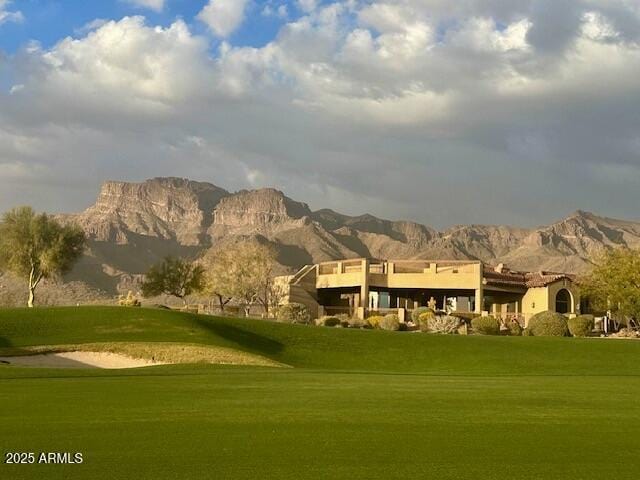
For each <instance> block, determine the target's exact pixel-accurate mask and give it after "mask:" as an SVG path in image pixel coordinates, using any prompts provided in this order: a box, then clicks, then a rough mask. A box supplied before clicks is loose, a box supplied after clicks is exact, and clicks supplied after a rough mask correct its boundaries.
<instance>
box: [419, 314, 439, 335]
mask: <svg viewBox="0 0 640 480" xmlns="http://www.w3.org/2000/svg"><path fill="white" fill-rule="evenodd" d="M435 317H436V314H435V313H433V310H427V311H426V312H422V313H421V314H420V316H419V317H418V322H417V323H416V322H414V323H416V325H418V327H420V330H421V331H423V332H428V331H429V321H430V320H431V319H433V318H435Z"/></svg>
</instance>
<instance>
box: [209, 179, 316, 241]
mask: <svg viewBox="0 0 640 480" xmlns="http://www.w3.org/2000/svg"><path fill="white" fill-rule="evenodd" d="M310 216H311V210H310V209H309V206H308V205H307V204H306V203H301V202H296V201H294V200H291V199H290V198H289V197H287V196H286V195H285V194H284V193H282V192H281V191H279V190H276V189H274V188H262V189H259V190H241V191H239V192H237V193H235V194H233V195H229V196H227V197H225V198H224V199H222V200H221V201H220V203H219V204H218V205H217V206H216V208H215V210H214V212H213V218H214V220H213V234H214V236H219V235H221V234H223V233H225V234H226V233H229V231H230V230H236V231H237V230H241V231H247V230H251V229H258V231H260V232H261V233H263V231H264V230H273V229H274V228H285V227H287V226H288V227H294V226H300V225H302V224H304V223H305V222H309V217H310Z"/></svg>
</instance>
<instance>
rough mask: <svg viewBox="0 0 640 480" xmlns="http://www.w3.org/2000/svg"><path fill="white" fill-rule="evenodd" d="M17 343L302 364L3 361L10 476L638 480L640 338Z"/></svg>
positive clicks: (125, 312)
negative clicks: (18, 455)
mask: <svg viewBox="0 0 640 480" xmlns="http://www.w3.org/2000/svg"><path fill="white" fill-rule="evenodd" d="M0 338H2V340H0V342H2V345H4V346H5V347H13V348H16V347H20V346H26V345H41V344H63V343H82V342H113V341H171V342H188V343H204V344H212V345H220V346H225V347H232V348H239V349H242V350H244V351H249V352H253V353H259V354H261V355H264V356H267V357H269V358H272V359H274V360H277V361H280V362H284V363H287V364H290V365H293V366H294V367H296V368H293V369H277V368H265V367H216V366H201V365H176V366H162V367H152V368H146V369H136V370H122V371H105V370H80V371H78V370H74V371H70V370H43V369H27V368H16V367H6V366H5V367H0V406H1V407H2V408H0V431H1V432H2V434H1V435H0V447H1V448H0V450H2V452H5V451H35V452H39V451H71V452H75V451H81V452H83V453H84V458H85V461H84V463H83V464H82V465H69V466H61V465H22V466H20V465H18V466H9V465H1V466H0V478H9V479H13V478H16V479H20V478H46V479H58V478H59V479H62V478H95V479H113V478H141V479H147V478H148V479H165V478H167V479H179V478H185V479H186V478H225V479H226V478H231V479H235V478H239V479H245V478H246V479H256V478H260V479H263V478H278V479H301V478H302V479H305V478H309V479H316V478H327V479H336V478H354V479H355V478H358V479H359V478H366V479H377V478H380V479H389V478H398V479H408V478H420V479H422V478H434V479H435V478H437V479H485V478H486V479H539V478H545V479H547V478H558V479H602V478H617V479H622V478H637V474H638V471H640V458H638V456H637V454H636V450H637V448H636V446H637V444H638V442H639V441H640V403H639V402H638V401H637V399H638V398H640V376H639V375H638V373H637V367H636V365H637V362H638V359H639V358H640V342H633V341H602V340H597V339H587V340H579V339H540V338H489V337H469V338H464V337H432V336H428V335H422V334H412V333H389V332H372V331H350V330H340V329H335V330H334V329H327V328H314V327H301V326H288V325H277V324H271V323H268V322H259V321H243V320H232V319H213V318H207V317H198V316H192V315H183V314H176V313H172V312H165V311H160V310H136V309H131V310H129V309H119V308H118V309H102V308H80V309H75V308H74V309H47V310H36V311H31V312H30V311H26V310H13V311H9V310H7V311H0Z"/></svg>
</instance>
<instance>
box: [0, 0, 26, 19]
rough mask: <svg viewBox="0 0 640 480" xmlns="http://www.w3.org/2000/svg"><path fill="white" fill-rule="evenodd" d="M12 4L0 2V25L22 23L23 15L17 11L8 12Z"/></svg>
mask: <svg viewBox="0 0 640 480" xmlns="http://www.w3.org/2000/svg"><path fill="white" fill-rule="evenodd" d="M12 3H13V2H12V1H11V0H0V25H2V24H3V23H6V22H16V23H20V22H22V21H24V15H22V12H21V11H19V10H8V8H9V7H10V5H11V4H12Z"/></svg>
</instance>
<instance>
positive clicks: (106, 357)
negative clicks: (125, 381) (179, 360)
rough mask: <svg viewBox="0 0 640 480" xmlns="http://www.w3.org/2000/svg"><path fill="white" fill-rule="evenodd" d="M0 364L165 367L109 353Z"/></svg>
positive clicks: (2, 359) (16, 359)
mask: <svg viewBox="0 0 640 480" xmlns="http://www.w3.org/2000/svg"><path fill="white" fill-rule="evenodd" d="M0 362H2V363H9V364H10V365H17V366H21V367H41V368H138V367H151V366H153V365H166V363H167V362H155V361H152V360H145V359H141V358H132V357H127V356H126V355H120V354H118V353H109V352H60V353H45V354H40V355H21V356H16V357H0Z"/></svg>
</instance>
